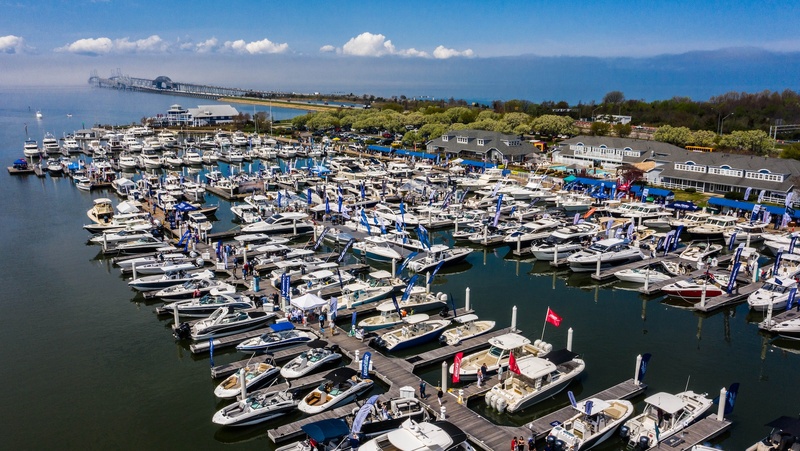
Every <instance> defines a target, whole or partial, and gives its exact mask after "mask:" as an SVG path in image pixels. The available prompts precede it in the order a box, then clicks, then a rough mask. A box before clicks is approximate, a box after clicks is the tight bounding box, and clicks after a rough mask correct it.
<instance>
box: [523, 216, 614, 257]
mask: <svg viewBox="0 0 800 451" xmlns="http://www.w3.org/2000/svg"><path fill="white" fill-rule="evenodd" d="M599 232H600V226H599V225H598V224H594V223H591V222H580V223H578V224H573V225H569V226H566V227H562V228H560V229H558V230H556V231H555V232H553V233H552V234H550V236H549V237H547V238H545V239H544V241H542V242H536V241H534V242H533V243H532V244H531V252H532V253H533V256H534V257H536V259H537V260H544V261H552V260H553V258H554V257H555V258H556V259H558V260H561V259H564V258H567V257H568V256H570V255H572V254H573V253H575V252H577V251H579V250H581V249H583V247H584V244H583V242H584V241H585V240H587V239H589V238H591V237H593V236H595V235H597V234H598V233H599ZM556 253H557V255H556Z"/></svg>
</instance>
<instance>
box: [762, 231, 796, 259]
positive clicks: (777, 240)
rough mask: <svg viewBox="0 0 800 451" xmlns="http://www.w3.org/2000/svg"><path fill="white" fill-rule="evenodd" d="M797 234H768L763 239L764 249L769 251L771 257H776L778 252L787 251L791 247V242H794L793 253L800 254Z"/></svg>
mask: <svg viewBox="0 0 800 451" xmlns="http://www.w3.org/2000/svg"><path fill="white" fill-rule="evenodd" d="M798 236H800V233H798V232H786V233H778V234H769V235H768V236H766V237H764V248H765V249H769V250H770V251H771V252H772V254H773V255H777V254H778V251H781V250H783V251H788V250H789V248H790V247H791V245H792V240H794V241H795V246H794V249H793V251H794V252H793V253H800V241H798V238H797V237H798Z"/></svg>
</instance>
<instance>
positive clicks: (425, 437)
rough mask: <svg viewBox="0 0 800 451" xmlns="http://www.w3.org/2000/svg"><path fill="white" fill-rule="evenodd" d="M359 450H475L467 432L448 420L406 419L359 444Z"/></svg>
mask: <svg viewBox="0 0 800 451" xmlns="http://www.w3.org/2000/svg"><path fill="white" fill-rule="evenodd" d="M358 449H359V451H381V450H397V451H440V450H451V451H454V450H464V451H473V448H472V446H470V445H469V443H467V434H465V433H464V431H462V430H461V429H459V428H458V427H457V426H456V425H454V424H452V423H450V422H448V421H434V422H423V423H417V422H415V421H413V420H410V419H409V420H406V421H405V422H403V425H402V427H400V428H398V429H395V430H392V431H389V432H387V433H385V434H381V435H379V436H377V437H375V438H373V439H372V440H370V441H368V442H366V443H363V444H362V445H361V446H359V448H358Z"/></svg>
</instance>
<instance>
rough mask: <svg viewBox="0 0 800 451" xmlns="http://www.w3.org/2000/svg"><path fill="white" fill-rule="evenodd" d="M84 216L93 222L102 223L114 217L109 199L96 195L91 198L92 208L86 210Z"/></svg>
mask: <svg viewBox="0 0 800 451" xmlns="http://www.w3.org/2000/svg"><path fill="white" fill-rule="evenodd" d="M86 216H88V217H89V219H91V221H92V222H94V223H95V224H104V223H108V222H110V221H111V219H112V218H113V217H114V207H113V205H112V203H111V199H109V198H107V197H98V198H96V199H94V200H92V208H90V209H89V210H87V211H86Z"/></svg>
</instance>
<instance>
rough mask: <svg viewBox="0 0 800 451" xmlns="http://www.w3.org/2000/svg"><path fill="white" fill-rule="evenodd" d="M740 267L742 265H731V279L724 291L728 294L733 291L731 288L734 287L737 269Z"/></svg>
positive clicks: (739, 263)
mask: <svg viewBox="0 0 800 451" xmlns="http://www.w3.org/2000/svg"><path fill="white" fill-rule="evenodd" d="M741 266H742V263H741V262H739V261H737V262H736V264H734V265H733V270H732V271H731V278H730V280H729V281H728V286H727V288H726V291H727V292H728V294H730V293H731V292H732V291H733V286H734V285H736V276H738V275H739V267H741Z"/></svg>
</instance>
